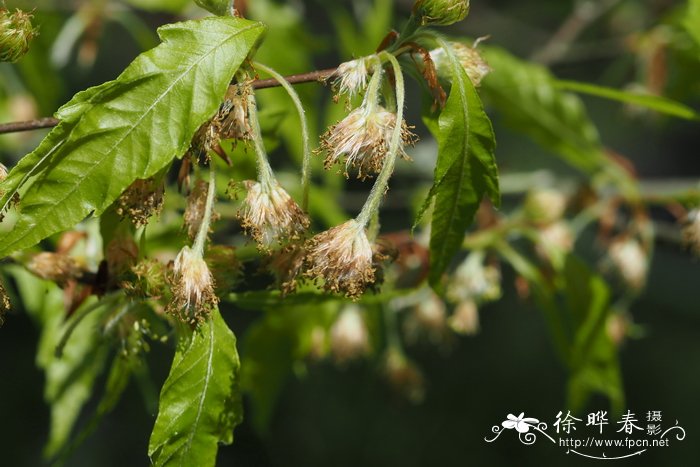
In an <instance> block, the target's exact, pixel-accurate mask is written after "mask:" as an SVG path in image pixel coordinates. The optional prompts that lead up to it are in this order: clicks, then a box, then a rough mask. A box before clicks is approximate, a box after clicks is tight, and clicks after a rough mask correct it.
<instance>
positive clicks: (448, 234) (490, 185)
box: [416, 53, 500, 287]
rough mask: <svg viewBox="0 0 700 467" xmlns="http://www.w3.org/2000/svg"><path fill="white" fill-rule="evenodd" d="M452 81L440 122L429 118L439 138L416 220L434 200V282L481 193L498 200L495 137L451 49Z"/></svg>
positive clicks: (457, 243) (454, 249)
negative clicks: (431, 174) (429, 182)
mask: <svg viewBox="0 0 700 467" xmlns="http://www.w3.org/2000/svg"><path fill="white" fill-rule="evenodd" d="M448 56H449V57H450V65H451V69H452V86H451V89H450V95H449V97H448V98H447V102H446V104H445V108H444V109H443V110H442V112H441V113H440V115H439V118H438V120H437V126H436V125H435V124H434V123H433V124H430V122H427V126H428V128H429V129H430V130H431V131H432V132H433V134H434V136H435V139H436V140H437V142H438V158H437V163H436V166H435V175H434V181H433V186H432V188H431V189H430V193H429V194H428V197H427V199H426V200H425V202H424V203H423V208H422V209H421V211H420V213H419V215H418V219H417V220H416V223H417V222H419V220H420V217H421V216H422V214H423V213H424V212H425V210H426V209H427V207H428V206H429V205H430V203H431V201H432V200H434V205H433V218H432V222H431V230H430V232H431V233H430V276H429V279H430V283H431V285H433V286H434V287H435V286H437V284H438V283H439V282H440V279H441V277H442V274H443V273H444V272H445V270H446V269H447V267H448V266H449V265H450V262H451V261H452V258H453V257H454V255H455V253H457V251H459V249H460V247H461V244H462V241H463V240H464V234H465V232H466V230H467V227H469V225H470V224H471V223H472V221H473V220H474V215H475V214H476V211H477V209H478V208H479V204H480V203H481V199H482V198H483V197H484V196H488V197H489V198H490V199H491V201H492V202H493V203H494V204H495V205H498V204H499V203H500V195H499V188H498V169H497V167H496V161H495V158H494V151H495V147H496V142H495V139H494V135H493V129H492V128H491V121H490V120H489V118H488V116H487V115H486V112H484V108H483V106H482V104H481V100H480V99H479V95H478V94H477V93H476V90H475V89H474V86H473V84H472V82H471V80H470V79H469V76H468V75H467V73H466V71H465V70H464V68H463V67H462V65H461V64H460V63H459V61H458V60H457V59H456V57H454V56H453V55H452V54H451V53H450V54H448Z"/></svg>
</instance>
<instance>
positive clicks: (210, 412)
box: [148, 309, 243, 467]
mask: <svg viewBox="0 0 700 467" xmlns="http://www.w3.org/2000/svg"><path fill="white" fill-rule="evenodd" d="M239 367H240V362H239V359H238V353H237V351H236V338H235V336H234V335H233V333H232V332H231V330H230V329H229V328H228V326H227V325H226V322H225V321H224V319H223V318H222V317H221V314H220V313H219V311H218V310H216V309H215V310H214V311H213V312H212V314H211V317H210V319H209V320H208V321H207V322H206V323H204V324H202V325H200V326H199V328H198V329H196V330H195V331H192V330H190V329H189V328H186V329H183V330H182V335H181V337H180V339H179V342H178V347H177V350H176V352H175V358H174V359H173V365H172V368H171V369H170V375H168V379H167V380H166V381H165V383H164V384H163V388H162V390H161V393H160V402H159V408H158V418H157V419H156V423H155V427H154V428H153V433H152V434H151V440H150V442H149V445H148V454H149V456H150V457H151V461H152V462H153V464H154V465H156V466H161V465H197V466H202V467H205V466H213V465H214V464H215V462H216V452H217V444H218V443H223V444H231V443H232V442H233V428H234V427H235V426H236V425H238V424H239V423H240V422H241V420H242V418H243V408H242V405H241V396H240V391H239V388H238V386H239V377H238V370H239Z"/></svg>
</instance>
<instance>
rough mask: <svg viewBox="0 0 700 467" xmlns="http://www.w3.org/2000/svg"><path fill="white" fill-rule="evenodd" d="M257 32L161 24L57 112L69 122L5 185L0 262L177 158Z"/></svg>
mask: <svg viewBox="0 0 700 467" xmlns="http://www.w3.org/2000/svg"><path fill="white" fill-rule="evenodd" d="M263 29H264V28H263V26H262V25H261V24H260V23H254V22H250V21H246V20H242V19H237V18H218V17H217V18H213V17H212V18H204V19H202V20H198V21H188V22H184V23H177V24H171V25H167V26H163V27H162V28H160V29H159V35H160V37H161V39H162V40H163V43H162V44H161V45H160V46H158V47H156V48H155V49H152V50H150V51H148V52H145V53H143V54H141V55H140V56H139V57H137V58H136V59H135V60H134V61H133V62H132V63H131V65H129V67H127V69H126V70H125V71H124V72H123V73H122V74H121V75H120V76H119V78H117V80H115V81H114V82H111V83H107V84H105V85H102V86H100V87H99V90H98V91H95V90H88V91H85V92H84V93H81V94H80V95H79V96H76V99H74V100H73V101H71V102H70V103H69V104H68V106H64V109H63V111H61V112H59V113H58V117H59V118H61V119H67V121H66V122H64V123H63V124H61V125H59V127H57V128H55V129H54V130H53V131H52V132H51V133H50V134H49V135H48V136H47V138H46V139H45V141H44V142H43V143H42V144H41V145H40V146H39V148H37V150H36V151H34V152H33V153H31V154H29V155H28V156H26V157H25V158H24V159H23V160H22V161H20V163H19V164H18V165H17V166H16V167H15V168H14V169H13V170H12V173H11V175H10V177H9V179H8V180H7V181H5V182H4V183H3V184H2V188H3V191H4V192H5V193H4V196H3V198H2V200H1V201H0V206H2V208H5V207H6V206H7V205H8V203H9V201H10V199H11V198H12V196H14V195H15V194H19V196H20V198H21V201H20V208H19V209H20V213H21V215H20V216H19V217H18V220H17V222H16V224H15V225H14V226H12V227H11V230H9V231H7V232H4V233H2V234H1V235H0V257H1V256H5V255H7V254H8V253H11V252H13V251H15V250H19V249H22V248H26V247H28V246H31V245H33V244H35V243H36V242H38V241H39V240H41V239H42V238H45V237H47V236H48V235H51V234H53V233H56V232H59V231H61V230H64V229H66V228H68V227H71V226H72V225H75V224H76V223H78V222H79V221H81V220H82V219H83V218H85V217H86V216H88V215H89V214H91V213H94V214H95V215H99V214H100V213H102V212H103V211H104V210H105V209H106V208H107V207H108V206H109V205H110V204H111V203H112V202H113V201H114V200H115V199H116V198H117V197H118V196H119V195H120V194H121V192H122V191H124V189H126V188H127V187H128V186H129V185H130V184H131V183H132V182H133V181H134V180H135V179H138V178H148V177H150V176H152V175H153V174H155V173H156V172H158V171H159V170H161V169H163V168H164V167H165V166H166V165H167V164H169V163H170V162H171V161H172V160H173V158H175V157H177V156H181V155H182V154H183V153H184V152H185V150H186V149H187V147H188V145H189V142H190V139H191V137H192V134H193V133H194V132H195V131H196V130H197V128H198V127H199V126H200V125H201V124H202V123H203V122H204V121H205V120H206V119H207V118H209V117H211V115H213V114H214V113H215V112H216V110H217V107H218V105H219V103H220V100H221V99H222V97H223V95H224V93H225V92H226V88H227V86H228V83H229V81H230V79H231V78H232V76H233V74H234V73H235V72H236V70H237V69H238V67H239V66H240V64H241V63H242V62H243V60H244V59H245V58H246V56H247V55H248V52H249V51H250V49H251V48H252V47H253V46H254V45H255V43H256V41H257V40H258V38H259V36H260V35H261V33H262V32H263ZM81 96H82V97H81ZM78 107H79V108H80V112H75V111H74V110H76V108H78ZM39 161H41V163H40V164H39V166H38V168H37V162H39Z"/></svg>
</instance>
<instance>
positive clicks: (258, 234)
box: [237, 179, 309, 251]
mask: <svg viewBox="0 0 700 467" xmlns="http://www.w3.org/2000/svg"><path fill="white" fill-rule="evenodd" d="M244 185H245V187H246V188H247V190H248V194H247V195H246V197H245V200H244V201H243V205H242V206H241V209H240V210H239V211H238V214H237V215H238V219H239V220H240V221H241V225H242V226H243V228H244V229H245V231H246V233H247V234H248V235H250V236H251V237H253V239H254V240H255V241H256V242H257V243H258V246H259V247H260V249H262V250H265V251H267V250H269V249H270V248H271V247H272V246H274V245H275V244H277V243H282V242H284V241H286V240H291V239H297V238H300V237H301V235H302V234H303V233H304V232H305V231H306V229H307V228H308V226H309V218H308V217H307V216H306V214H304V211H302V210H301V208H300V207H299V205H298V204H297V203H296V202H295V201H294V200H293V199H292V197H291V196H289V194H288V193H287V192H286V191H285V190H284V188H282V187H281V186H280V184H279V183H277V181H276V180H274V179H272V180H266V181H263V182H253V181H250V180H249V181H246V182H244Z"/></svg>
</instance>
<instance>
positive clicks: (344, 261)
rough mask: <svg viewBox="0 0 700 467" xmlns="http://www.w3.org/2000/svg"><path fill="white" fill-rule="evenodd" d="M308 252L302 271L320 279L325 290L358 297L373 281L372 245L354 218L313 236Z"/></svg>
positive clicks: (308, 245)
mask: <svg viewBox="0 0 700 467" xmlns="http://www.w3.org/2000/svg"><path fill="white" fill-rule="evenodd" d="M307 252H308V253H307V255H306V258H305V266H306V271H305V273H304V274H305V275H306V276H307V277H309V278H312V279H317V278H318V279H322V280H323V281H324V284H323V287H324V288H325V290H327V291H331V292H340V293H344V294H345V295H346V296H347V297H351V298H357V297H359V296H360V295H362V293H363V292H364V291H365V289H366V288H367V287H368V286H369V285H371V284H372V283H374V268H373V267H372V245H371V244H370V242H369V240H368V239H367V235H366V234H365V229H364V227H363V226H362V225H360V224H359V223H358V222H357V221H356V220H354V219H351V220H349V221H347V222H345V223H344V224H341V225H338V226H336V227H333V228H332V229H330V230H326V231H325V232H322V233H320V234H318V235H316V236H315V237H313V238H312V239H311V240H309V241H308V244H307Z"/></svg>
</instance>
